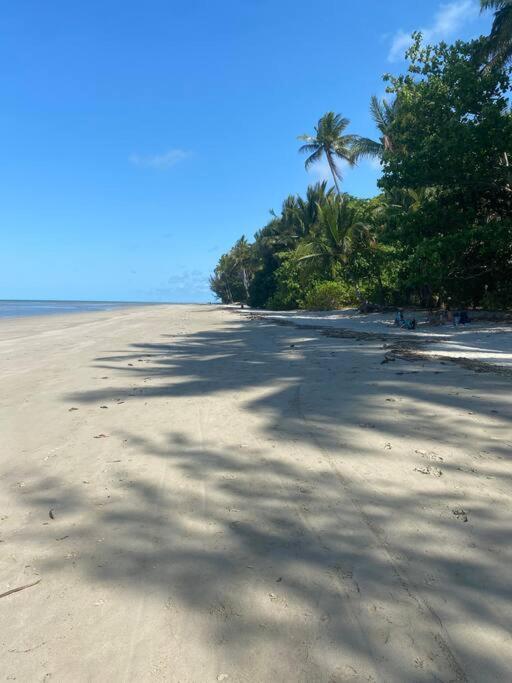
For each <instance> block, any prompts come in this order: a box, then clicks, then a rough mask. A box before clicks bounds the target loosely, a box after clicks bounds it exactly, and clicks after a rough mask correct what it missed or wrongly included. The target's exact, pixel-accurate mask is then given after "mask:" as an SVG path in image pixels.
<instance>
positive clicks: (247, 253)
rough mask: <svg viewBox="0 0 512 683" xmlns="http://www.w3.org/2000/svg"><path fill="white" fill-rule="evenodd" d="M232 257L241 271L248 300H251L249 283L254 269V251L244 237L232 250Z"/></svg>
mask: <svg viewBox="0 0 512 683" xmlns="http://www.w3.org/2000/svg"><path fill="white" fill-rule="evenodd" d="M231 256H232V257H233V260H234V263H235V264H236V267H237V268H238V269H239V273H240V278H241V280H242V284H243V287H244V290H245V295H246V299H247V300H248V299H249V281H250V277H251V269H252V250H251V245H250V244H249V242H248V241H247V240H246V238H245V237H244V236H242V237H241V238H240V239H239V240H238V241H237V242H235V244H234V246H233V248H232V249H231Z"/></svg>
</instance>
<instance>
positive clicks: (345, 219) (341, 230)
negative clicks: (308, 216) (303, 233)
mask: <svg viewBox="0 0 512 683" xmlns="http://www.w3.org/2000/svg"><path fill="white" fill-rule="evenodd" d="M318 227H319V233H318V235H317V236H315V238H314V239H313V241H312V242H311V243H310V244H309V245H308V247H309V248H308V253H306V254H305V255H303V256H302V257H301V258H300V260H306V259H319V260H321V261H323V263H324V265H325V267H326V268H328V269H330V271H331V274H332V276H333V277H334V276H335V274H336V268H337V267H338V266H339V265H342V266H346V265H347V263H348V261H349V257H350V254H351V253H352V248H353V246H354V245H355V243H356V242H358V241H359V240H361V239H365V240H367V241H371V236H370V227H369V225H368V224H367V223H365V222H364V221H362V220H360V216H359V213H358V211H357V209H355V208H354V207H352V206H350V205H349V204H348V203H347V202H343V201H342V200H341V198H340V197H337V196H331V197H328V198H327V199H326V201H325V203H324V204H323V205H322V206H320V205H318Z"/></svg>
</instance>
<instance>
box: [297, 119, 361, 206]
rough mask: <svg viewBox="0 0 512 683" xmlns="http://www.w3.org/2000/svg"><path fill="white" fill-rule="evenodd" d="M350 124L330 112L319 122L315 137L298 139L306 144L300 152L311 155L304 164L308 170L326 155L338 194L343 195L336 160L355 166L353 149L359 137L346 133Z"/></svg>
mask: <svg viewBox="0 0 512 683" xmlns="http://www.w3.org/2000/svg"><path fill="white" fill-rule="evenodd" d="M349 123H350V121H349V120H348V119H346V118H344V117H343V116H341V114H335V113H334V112H332V111H328V112H327V114H324V115H323V116H322V117H321V118H320V119H319V120H318V123H317V125H316V126H315V135H300V136H299V138H298V139H299V140H304V142H305V143H306V144H304V145H302V147H301V148H300V149H299V152H302V153H304V154H309V156H308V158H307V159H306V163H305V164H304V165H305V167H306V170H307V169H308V168H309V167H310V166H311V165H312V164H314V163H315V162H316V161H319V160H320V159H321V158H322V156H323V155H324V154H325V158H326V159H327V163H328V164H329V169H330V171H331V173H332V177H333V180H334V185H335V186H336V190H337V192H338V194H341V193H340V188H339V185H338V180H341V179H342V176H341V171H340V168H339V166H337V165H336V160H337V159H341V160H343V161H347V162H348V163H349V165H350V166H353V165H354V164H355V158H354V155H353V154H352V150H351V147H352V145H353V144H354V142H355V140H356V137H357V136H356V135H347V134H345V133H344V131H345V129H346V128H347V126H348V124H349Z"/></svg>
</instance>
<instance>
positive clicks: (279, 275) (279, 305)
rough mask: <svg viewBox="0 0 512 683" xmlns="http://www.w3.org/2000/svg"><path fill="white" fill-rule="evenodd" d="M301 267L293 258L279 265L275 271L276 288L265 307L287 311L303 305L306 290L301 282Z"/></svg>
mask: <svg viewBox="0 0 512 683" xmlns="http://www.w3.org/2000/svg"><path fill="white" fill-rule="evenodd" d="M299 268H300V266H299V264H298V263H297V261H295V260H293V259H287V260H285V261H284V262H283V263H282V264H281V265H280V266H279V268H278V269H277V270H276V271H275V283H276V288H275V291H274V294H273V295H272V296H271V297H270V299H269V300H268V301H267V303H266V306H265V308H268V309H270V310H274V311H278V310H283V311H287V310H293V309H295V308H302V307H303V295H304V290H303V288H302V287H301V284H300V271H299Z"/></svg>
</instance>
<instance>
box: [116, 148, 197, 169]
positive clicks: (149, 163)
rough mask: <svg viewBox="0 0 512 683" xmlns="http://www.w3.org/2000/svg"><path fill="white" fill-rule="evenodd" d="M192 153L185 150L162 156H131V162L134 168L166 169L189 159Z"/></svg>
mask: <svg viewBox="0 0 512 683" xmlns="http://www.w3.org/2000/svg"><path fill="white" fill-rule="evenodd" d="M189 156H190V152H188V151H187V150H184V149H170V150H168V151H167V152H163V153H162V154H150V155H147V156H145V155H141V154H131V155H130V157H129V161H130V163H131V164H133V165H134V166H143V167H145V168H156V169H166V168H170V167H171V166H175V165H176V164H178V163H179V162H180V161H183V160H184V159H187V158H188V157H189Z"/></svg>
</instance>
